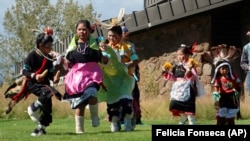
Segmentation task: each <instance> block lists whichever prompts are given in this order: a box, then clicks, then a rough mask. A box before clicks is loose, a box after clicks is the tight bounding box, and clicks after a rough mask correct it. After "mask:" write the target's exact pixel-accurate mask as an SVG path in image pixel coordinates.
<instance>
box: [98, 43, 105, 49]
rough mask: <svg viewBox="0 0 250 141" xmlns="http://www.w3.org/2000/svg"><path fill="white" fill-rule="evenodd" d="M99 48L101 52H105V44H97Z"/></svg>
mask: <svg viewBox="0 0 250 141" xmlns="http://www.w3.org/2000/svg"><path fill="white" fill-rule="evenodd" d="M99 48H100V49H101V51H105V50H106V44H105V43H104V42H100V43H99Z"/></svg>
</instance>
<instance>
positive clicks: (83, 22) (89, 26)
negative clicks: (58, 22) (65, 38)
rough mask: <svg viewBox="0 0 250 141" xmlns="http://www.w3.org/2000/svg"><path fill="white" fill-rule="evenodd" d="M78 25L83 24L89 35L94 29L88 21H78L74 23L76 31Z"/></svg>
mask: <svg viewBox="0 0 250 141" xmlns="http://www.w3.org/2000/svg"><path fill="white" fill-rule="evenodd" d="M79 24H84V25H85V26H86V27H87V28H88V29H89V31H90V33H94V31H95V29H94V28H92V27H91V24H90V22H89V21H88V20H79V21H78V22H77V23H76V27H75V28H76V29H77V27H78V25H79Z"/></svg>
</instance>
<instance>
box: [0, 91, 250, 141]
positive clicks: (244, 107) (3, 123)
mask: <svg viewBox="0 0 250 141" xmlns="http://www.w3.org/2000/svg"><path fill="white" fill-rule="evenodd" d="M3 90H5V89H4V88H3V89H2V90H1V89H0V92H2V93H3ZM62 90H63V88H62ZM148 97H149V96H145V97H144V96H142V98H141V110H142V121H143V123H144V125H138V126H137V127H136V129H135V131H133V132H124V131H123V130H122V131H121V132H117V133H111V132H110V123H108V122H106V121H105V120H104V118H105V117H106V104H105V103H100V104H99V116H100V118H101V119H102V120H101V126H100V127H97V128H93V127H92V126H91V121H90V120H89V110H86V112H85V114H86V115H85V122H84V123H85V133H84V134H82V135H76V134H75V122H74V110H72V109H70V106H69V103H62V102H60V101H58V100H56V99H55V98H54V97H53V123H52V124H51V125H50V126H49V127H48V128H47V129H46V131H47V135H45V136H40V137H31V136H30V133H31V132H32V131H33V130H34V129H35V128H36V124H34V123H33V122H32V121H31V120H30V119H29V117H28V114H27V112H26V109H27V107H28V105H30V104H31V103H32V102H34V101H35V100H36V99H37V98H36V97H35V96H33V95H30V96H29V97H28V98H27V99H26V100H22V101H20V102H19V103H18V104H17V105H16V106H15V107H14V109H13V111H12V112H11V113H10V114H8V115H6V114H5V112H4V110H5V109H4V108H5V107H6V106H7V103H8V102H9V99H4V97H3V96H1V97H0V101H1V103H0V107H1V108H0V141H33V140H34V139H35V140H36V141H79V140H84V141H97V140H98V141H99V140H102V141H110V140H112V141H150V140H151V136H152V135H151V134H152V133H151V125H155V124H162V125H176V124H177V123H178V120H179V119H178V118H175V117H173V116H172V115H171V113H170V112H169V111H168V106H169V96H168V95H158V96H150V98H148ZM249 103H250V96H245V99H244V101H242V103H241V113H242V116H243V119H241V120H236V125H250V107H249ZM1 113H2V114H1ZM215 113H216V110H215V109H214V107H213V102H212V97H211V96H210V95H206V96H204V97H202V98H198V99H197V104H196V119H197V124H198V125H215V123H216V121H215Z"/></svg>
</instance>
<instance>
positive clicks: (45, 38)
mask: <svg viewBox="0 0 250 141" xmlns="http://www.w3.org/2000/svg"><path fill="white" fill-rule="evenodd" d="M53 41H54V39H53V38H52V37H51V36H48V35H47V34H46V33H40V34H38V35H37V37H36V45H37V47H39V44H40V43H42V44H43V45H45V44H46V43H48V42H52V43H53Z"/></svg>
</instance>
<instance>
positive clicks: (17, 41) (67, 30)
mask: <svg viewBox="0 0 250 141" xmlns="http://www.w3.org/2000/svg"><path fill="white" fill-rule="evenodd" d="M95 17H97V14H96V12H94V10H93V6H92V4H91V3H90V4H87V5H85V6H81V5H79V4H78V2H74V1H73V0H68V1H66V0H58V1H57V3H56V4H55V5H52V4H51V3H50V1H49V0H42V1H38V0H16V3H15V5H13V6H12V7H11V8H10V9H7V11H6V12H5V17H4V22H3V26H4V29H5V32H6V33H7V34H6V35H0V45H1V48H0V55H1V56H2V59H1V60H0V66H1V67H0V71H1V72H2V73H3V74H4V73H13V72H11V71H9V70H10V68H11V66H13V64H15V63H17V62H21V61H23V59H24V58H25V57H26V55H27V53H28V52H29V51H30V50H32V49H34V47H35V38H36V35H37V32H34V30H32V29H35V30H39V31H41V32H43V30H44V28H45V27H46V26H50V27H52V28H53V29H54V38H55V39H56V40H59V39H64V38H66V37H68V36H69V35H71V34H73V33H74V31H75V23H76V22H77V21H78V20H80V19H88V20H90V21H93V19H94V18H95Z"/></svg>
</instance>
